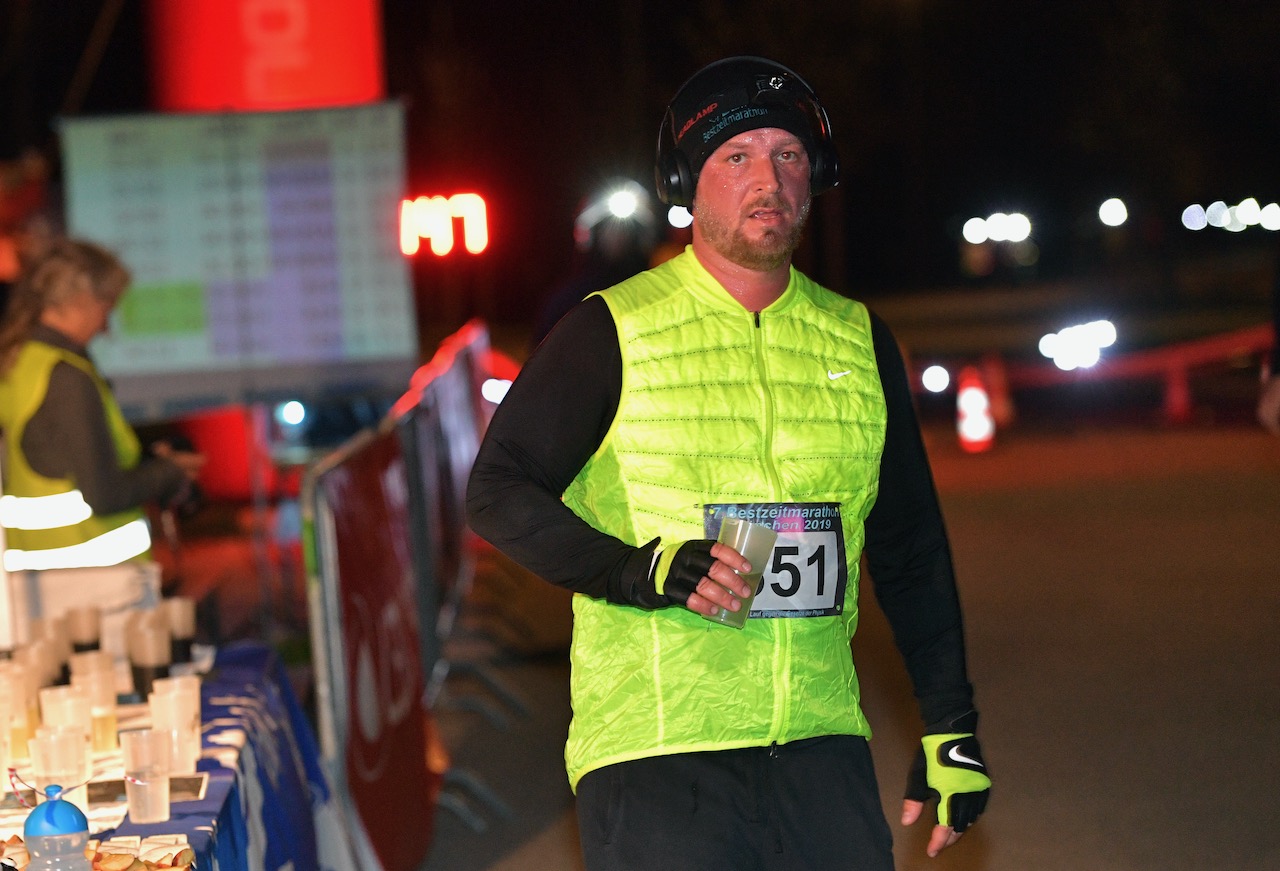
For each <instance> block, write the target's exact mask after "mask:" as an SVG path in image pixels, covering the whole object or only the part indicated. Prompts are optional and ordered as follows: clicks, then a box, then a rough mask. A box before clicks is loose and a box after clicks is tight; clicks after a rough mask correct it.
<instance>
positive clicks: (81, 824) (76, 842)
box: [22, 784, 93, 871]
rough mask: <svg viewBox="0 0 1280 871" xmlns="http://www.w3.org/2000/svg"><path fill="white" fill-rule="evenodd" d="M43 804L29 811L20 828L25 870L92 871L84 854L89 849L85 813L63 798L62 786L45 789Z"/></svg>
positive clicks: (87, 824) (87, 822) (91, 865)
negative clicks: (23, 846) (25, 850)
mask: <svg viewBox="0 0 1280 871" xmlns="http://www.w3.org/2000/svg"><path fill="white" fill-rule="evenodd" d="M44 794H45V796H46V799H47V800H46V801H44V802H41V803H40V804H38V805H36V806H35V807H34V808H32V810H31V813H29V814H27V821H26V823H25V824H24V825H23V827H22V837H23V840H24V841H26V846H27V853H28V854H30V856H31V862H30V864H29V865H27V869H28V871H93V863H92V862H90V861H89V857H88V856H86V855H85V852H84V851H85V848H86V847H87V846H89V820H88V819H87V818H86V817H85V815H84V812H83V811H81V810H80V808H78V807H76V806H75V805H74V804H72V803H71V802H69V801H66V800H65V799H63V798H62V787H61V786H58V785H56V784H55V785H53V786H49V787H47V788H46V789H45V793H44Z"/></svg>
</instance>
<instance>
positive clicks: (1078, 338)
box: [1039, 320, 1116, 372]
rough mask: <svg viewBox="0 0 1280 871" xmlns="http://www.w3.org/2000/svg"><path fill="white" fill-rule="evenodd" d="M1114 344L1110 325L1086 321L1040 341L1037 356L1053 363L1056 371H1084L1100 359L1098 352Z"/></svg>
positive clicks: (1106, 322)
mask: <svg viewBox="0 0 1280 871" xmlns="http://www.w3.org/2000/svg"><path fill="white" fill-rule="evenodd" d="M1115 343H1116V328H1115V325H1114V324H1112V323H1111V321H1107V320H1099V321H1090V322H1089V323H1087V324H1077V325H1076V326H1073V327H1065V328H1063V329H1061V330H1058V332H1056V333H1049V334H1047V335H1045V336H1042V337H1041V338H1040V343H1039V348H1040V353H1041V354H1042V355H1044V356H1045V357H1048V358H1050V359H1051V360H1053V364H1054V365H1055V366H1057V367H1058V368H1059V369H1063V370H1066V371H1068V372H1070V371H1071V370H1072V369H1088V368H1089V367H1090V366H1093V365H1095V364H1096V363H1097V362H1098V361H1099V360H1100V359H1102V349H1103V348H1109V347H1111V346H1112V345H1114V344H1115Z"/></svg>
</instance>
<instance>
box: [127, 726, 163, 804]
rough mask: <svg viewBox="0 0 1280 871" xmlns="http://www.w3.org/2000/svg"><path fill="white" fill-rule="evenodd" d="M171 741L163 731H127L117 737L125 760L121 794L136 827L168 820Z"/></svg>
mask: <svg viewBox="0 0 1280 871" xmlns="http://www.w3.org/2000/svg"><path fill="white" fill-rule="evenodd" d="M172 746H173V742H172V737H171V735H170V734H169V732H168V730H163V729H129V730H126V731H124V732H121V733H120V755H121V758H122V759H123V760H124V793H125V799H126V800H127V801H128V803H129V818H130V819H131V820H132V821H133V822H135V823H163V822H164V821H165V820H167V819H169V772H170V768H171V753H172Z"/></svg>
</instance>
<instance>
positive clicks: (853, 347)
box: [468, 57, 990, 871]
mask: <svg viewBox="0 0 1280 871" xmlns="http://www.w3.org/2000/svg"><path fill="white" fill-rule="evenodd" d="M657 164H658V166H657V183H658V189H659V195H660V197H661V198H662V199H663V200H664V201H665V202H668V203H672V204H679V205H687V206H690V207H691V210H692V213H693V217H694V223H693V243H692V245H691V246H690V247H689V248H688V249H687V250H686V251H685V252H684V253H683V254H681V255H679V256H677V257H675V258H673V259H672V260H670V261H667V262H666V263H663V264H662V265H660V266H658V267H656V268H654V269H651V270H649V271H647V272H644V273H642V274H640V275H638V276H636V277H635V278H632V279H630V280H628V281H625V282H623V283H622V284H620V285H617V286H615V287H613V288H610V289H609V290H606V291H604V292H603V293H602V294H599V295H595V296H592V297H591V298H589V299H587V300H586V301H585V302H583V303H582V304H580V305H579V306H577V307H576V308H574V309H573V310H572V311H570V313H569V314H568V315H566V316H565V318H564V319H563V320H562V321H561V322H560V324H559V325H557V327H556V328H555V329H554V330H552V332H551V334H550V335H549V336H548V338H547V339H546V341H545V342H544V343H543V344H542V346H541V347H540V348H539V349H538V351H537V352H536V353H535V354H534V355H533V356H532V357H531V358H530V359H529V361H528V363H527V364H526V365H525V367H524V369H523V371H522V372H521V375H520V377H519V378H518V379H517V380H516V382H515V384H514V385H513V386H512V388H511V391H510V392H509V393H508V394H507V398H506V399H505V400H504V401H503V404H502V405H501V406H500V408H499V409H498V412H497V413H496V414H495V416H494V419H493V422H492V424H491V425H490V427H489V430H488V433H487V435H486V438H485V441H484V444H483V445H482V447H481V449H480V454H479V457H478V459H477V461H476V465H475V468H474V471H473V473H472V476H471V482H470V490H469V494H468V509H469V514H470V519H471V523H472V526H473V528H474V529H475V530H476V531H477V532H478V533H479V534H480V535H482V536H483V537H485V538H486V539H488V540H489V541H491V542H492V543H493V544H495V545H496V546H497V547H498V548H499V549H501V550H503V551H505V552H506V553H507V554H508V555H510V556H511V557H512V558H513V559H515V560H516V561H517V562H519V563H521V564H523V565H524V566H526V567H527V568H529V569H530V570H532V571H533V572H535V573H537V574H539V575H541V576H542V577H544V578H546V579H548V580H550V581H552V582H553V583H557V584H560V585H563V586H565V587H568V588H569V589H572V590H573V591H575V593H578V594H579V595H575V596H574V616H575V625H574V641H573V650H572V654H571V659H572V668H573V672H572V687H571V689H572V700H573V710H574V718H573V721H572V724H571V725H570V729H569V740H568V744H567V746H566V751H565V758H566V763H567V767H568V772H569V780H570V784H571V786H573V787H574V788H575V790H576V793H577V802H578V816H579V823H580V832H581V838H582V845H583V854H584V857H585V860H586V866H587V868H589V869H649V868H652V869H658V868H680V869H719V868H724V869H752V868H760V869H764V868H769V869H772V868H788V869H791V868H794V869H818V868H821V869H837V868H839V869H875V871H887V869H892V867H893V858H892V838H891V835H890V832H889V828H888V825H887V823H886V822H885V819H884V813H883V810H882V809H881V807H880V802H879V793H878V788H877V786H876V780H875V774H874V771H873V769H872V764H871V757H870V753H869V751H868V749H867V740H866V739H867V737H868V736H869V734H870V730H869V728H868V726H867V722H866V719H865V718H864V717H863V714H862V711H861V709H860V707H859V704H858V682H857V677H856V675H855V673H854V669H853V663H852V658H851V656H850V651H849V640H850V638H851V637H852V635H853V632H854V629H855V628H856V625H857V614H858V599H857V590H858V566H859V557H860V555H861V553H862V552H863V546H864V541H865V545H866V552H867V556H868V560H869V565H870V568H871V572H872V574H873V576H874V578H875V586H876V592H877V595H878V597H879V599H880V602H881V605H882V607H883V609H884V611H885V613H886V615H887V616H888V619H889V621H890V623H891V625H892V627H893V629H894V634H895V638H896V641H897V644H898V646H899V647H900V648H901V650H902V652H903V654H904V656H905V659H906V663H907V667H908V671H909V673H910V675H911V677H912V679H913V681H914V684H915V691H916V695H917V697H918V700H919V703H920V706H921V711H922V715H923V719H924V722H925V731H926V733H927V734H926V736H925V738H924V741H923V742H922V748H921V753H920V758H919V759H918V760H917V767H916V768H915V769H914V770H913V775H912V779H911V783H910V785H909V789H908V799H907V801H906V802H905V803H904V807H903V816H902V819H903V822H904V823H906V824H910V823H912V822H914V821H915V820H916V819H917V818H918V817H919V816H920V815H921V812H922V809H923V806H924V805H923V802H924V801H925V800H926V799H927V798H928V797H930V795H934V796H937V795H939V794H940V795H941V799H940V801H939V810H938V815H939V824H938V825H937V826H936V827H935V828H934V830H933V833H932V836H931V838H930V841H929V846H928V852H929V854H930V855H937V853H938V852H939V851H940V850H941V849H943V848H944V847H946V846H948V845H950V844H952V843H954V842H955V840H956V839H957V838H958V837H959V836H960V833H961V832H963V831H964V830H965V828H966V827H967V826H968V825H970V824H971V823H972V822H973V821H974V820H976V819H977V817H978V815H979V814H980V813H981V812H982V810H983V808H984V807H985V804H986V799H987V794H988V788H989V785H990V781H989V780H988V779H987V775H986V771H985V767H984V765H983V763H982V756H981V752H980V750H979V748H978V743H977V739H976V738H975V737H974V730H975V728H976V723H977V713H976V711H975V710H974V708H973V701H972V690H971V688H970V685H969V682H968V679H967V676H966V670H965V661H964V644H963V638H962V632H961V624H960V611H959V605H958V601H957V596H956V590H955V584H954V580H953V577H952V571H951V560H950V554H949V548H948V545H947V541H946V535H945V532H944V528H943V524H942V519H941V514H940V511H939V508H938V502H937V497H936V494H935V491H934V488H933V483H932V477H931V474H930V471H929V467H928V462H927V458H926V456H925V452H924V448H923V444H922V442H921V439H920V434H919V429H918V426H917V424H916V421H915V416H914V411H913V408H912V404H911V395H910V392H909V390H908V385H907V380H906V375H905V371H904V368H903V364H902V360H901V357H900V355H899V353H898V350H897V348H896V346H895V344H894V342H893V339H892V336H890V334H889V332H888V330H887V329H886V328H885V327H884V325H883V323H881V322H880V321H878V320H877V319H875V318H873V317H871V316H870V315H869V313H868V312H867V310H866V309H865V307H863V306H862V305H861V304H859V303H857V302H854V301H852V300H848V299H845V298H843V297H840V296H838V295H836V294H834V293H832V292H830V291H828V290H825V289H823V288H821V287H819V286H818V285H817V284H815V283H814V282H812V281H810V280H809V279H808V278H806V277H805V276H804V275H802V274H801V273H799V272H797V271H796V270H794V269H793V268H792V267H791V257H792V254H793V252H794V251H795V249H796V246H797V244H798V242H799V239H800V235H801V232H802V229H803V227H804V223H805V218H806V216H807V214H808V212H809V202H810V196H811V194H814V193H821V192H822V191H824V190H827V189H830V188H831V187H833V186H834V185H835V184H836V181H837V177H838V176H837V164H836V155H835V150H834V147H833V145H832V143H831V139H830V129H829V124H828V123H827V118H826V114H825V112H824V111H823V110H822V107H821V106H820V104H818V102H817V100H816V98H815V97H814V95H813V92H812V91H811V90H810V89H809V86H808V85H807V84H805V82H804V81H803V80H802V79H801V78H800V77H799V76H798V75H796V74H795V73H794V72H793V71H791V70H789V69H787V68H786V67H783V66H781V65H779V64H776V63H774V62H772V61H768V60H765V59H762V58H752V57H739V58H729V59H727V60H723V61H720V62H718V63H715V64H712V65H710V66H708V67H706V68H704V69H703V70H701V71H700V72H698V73H697V74H695V75H694V76H693V78H691V79H690V80H689V81H688V82H686V83H685V85H684V86H683V87H682V88H681V89H680V91H679V92H678V93H677V94H676V96H675V98H674V99H673V101H672V103H671V106H670V107H669V109H668V112H667V116H666V118H665V120H664V122H663V124H662V128H661V132H660V141H659V147H658V155H657ZM734 515H737V516H744V517H753V518H757V519H761V520H764V521H765V522H769V523H771V525H773V527H774V529H775V530H776V531H777V532H778V533H779V538H778V544H777V546H775V548H774V551H773V555H772V558H771V560H770V561H769V564H768V565H767V566H764V567H755V568H756V569H757V570H759V569H761V568H763V569H764V570H765V575H764V580H763V585H762V586H761V588H760V590H759V592H758V594H757V597H756V600H755V605H754V606H753V608H752V612H751V619H748V620H747V621H746V626H745V628H743V629H741V630H735V629H730V628H725V627H721V626H717V625H713V624H712V623H710V622H708V621H707V620H704V619H703V617H705V616H709V615H711V614H713V613H715V612H716V611H717V609H719V608H721V607H727V608H729V609H731V610H738V608H739V607H740V604H739V602H738V598H737V597H741V596H745V595H747V594H748V593H749V589H748V587H747V586H746V584H745V583H744V582H743V581H742V579H741V578H740V577H739V576H738V574H737V572H740V571H742V572H745V571H748V570H749V569H750V568H751V567H750V566H749V564H747V562H746V561H745V560H744V559H743V558H742V556H741V554H739V553H737V552H735V551H734V550H732V549H730V548H728V547H726V546H724V545H721V544H718V543H716V542H715V541H714V540H713V539H714V538H715V534H716V530H717V529H718V527H719V525H720V521H721V520H722V519H723V518H724V517H726V516H734ZM864 536H865V537H864Z"/></svg>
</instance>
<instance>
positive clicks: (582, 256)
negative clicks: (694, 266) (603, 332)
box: [530, 180, 658, 348]
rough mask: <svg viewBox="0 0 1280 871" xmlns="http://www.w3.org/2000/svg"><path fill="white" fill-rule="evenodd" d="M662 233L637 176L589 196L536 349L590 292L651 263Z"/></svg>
mask: <svg viewBox="0 0 1280 871" xmlns="http://www.w3.org/2000/svg"><path fill="white" fill-rule="evenodd" d="M657 238H658V225H657V217H656V216H655V215H654V212H653V207H652V206H651V205H650V196H649V194H648V193H646V192H645V190H644V188H642V187H640V185H638V184H636V183H635V182H634V181H629V180H628V181H624V182H620V183H617V184H615V185H613V186H611V187H609V188H608V189H607V190H606V191H605V192H604V194H602V195H601V196H599V197H596V198H595V199H592V200H589V201H587V203H586V204H585V205H584V206H583V207H582V209H581V210H580V211H579V212H578V216H577V218H575V220H574V224H573V247H574V254H573V262H572V265H571V267H570V270H569V274H568V275H567V276H566V277H565V279H564V281H562V282H561V283H560V284H559V285H558V286H557V287H556V288H555V289H554V290H552V292H551V293H550V294H549V295H548V296H547V298H546V299H545V300H544V301H543V303H542V305H541V306H540V307H539V309H538V313H537V315H536V317H535V318H534V323H533V333H532V335H531V338H530V348H536V347H537V346H538V343H539V342H541V341H542V340H543V339H544V338H546V335H547V333H549V332H550V331H551V328H552V327H553V326H555V325H556V322H557V321H559V320H560V318H562V317H564V315H565V312H567V311H569V309H571V308H573V307H574V306H575V305H577V304H578V303H580V302H582V301H583V300H584V299H586V298H587V297H588V296H589V295H590V294H592V293H594V292H596V291H597V290H604V289H605V288H606V287H612V286H613V285H615V284H617V283H618V282H620V281H624V280H626V279H628V278H630V277H631V276H633V275H635V274H636V273H637V272H642V271H644V270H645V269H646V268H648V266H649V265H650V263H649V258H650V254H651V252H652V251H653V248H654V245H655V244H656V242H657Z"/></svg>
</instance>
